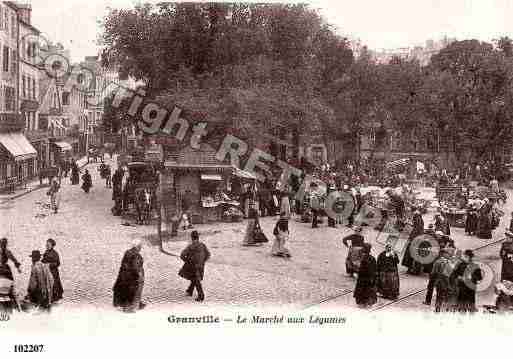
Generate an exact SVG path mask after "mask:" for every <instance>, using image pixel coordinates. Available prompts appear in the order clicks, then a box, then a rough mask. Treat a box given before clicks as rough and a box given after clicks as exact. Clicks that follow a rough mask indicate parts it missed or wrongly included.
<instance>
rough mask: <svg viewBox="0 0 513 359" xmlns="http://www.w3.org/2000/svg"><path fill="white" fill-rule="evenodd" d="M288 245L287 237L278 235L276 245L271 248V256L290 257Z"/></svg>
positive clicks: (275, 238) (275, 237)
mask: <svg viewBox="0 0 513 359" xmlns="http://www.w3.org/2000/svg"><path fill="white" fill-rule="evenodd" d="M286 243H287V236H284V235H277V236H274V243H273V246H272V248H271V254H272V255H273V256H286V257H289V256H290V252H289V250H288V249H287V248H286V247H285V244H286Z"/></svg>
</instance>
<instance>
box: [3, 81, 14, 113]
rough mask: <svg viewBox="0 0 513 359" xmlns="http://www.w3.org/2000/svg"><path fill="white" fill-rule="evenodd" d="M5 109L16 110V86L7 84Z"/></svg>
mask: <svg viewBox="0 0 513 359" xmlns="http://www.w3.org/2000/svg"><path fill="white" fill-rule="evenodd" d="M4 96H5V97H4V98H5V110H6V111H14V107H15V101H16V96H15V90H14V87H10V86H5V95H4Z"/></svg>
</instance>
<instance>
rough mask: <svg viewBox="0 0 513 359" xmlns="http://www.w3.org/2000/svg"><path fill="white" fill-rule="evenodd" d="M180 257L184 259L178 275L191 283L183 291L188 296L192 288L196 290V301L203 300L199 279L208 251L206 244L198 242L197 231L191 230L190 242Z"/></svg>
mask: <svg viewBox="0 0 513 359" xmlns="http://www.w3.org/2000/svg"><path fill="white" fill-rule="evenodd" d="M180 258H181V259H182V260H183V261H184V265H183V267H182V269H180V272H178V275H179V276H180V277H182V278H184V279H187V280H189V281H190V282H191V283H190V285H189V288H187V290H186V291H185V292H186V294H187V295H188V296H192V295H193V292H194V289H195V288H196V291H197V292H198V296H197V298H196V301H197V302H202V301H203V300H205V293H203V287H202V286H201V281H202V280H203V276H204V273H205V263H206V262H207V261H208V260H209V259H210V252H209V250H208V248H207V246H206V245H205V244H204V243H202V242H200V240H199V233H198V232H197V231H192V233H191V243H190V244H189V245H188V246H187V247H186V248H185V249H184V250H183V251H182V253H181V254H180Z"/></svg>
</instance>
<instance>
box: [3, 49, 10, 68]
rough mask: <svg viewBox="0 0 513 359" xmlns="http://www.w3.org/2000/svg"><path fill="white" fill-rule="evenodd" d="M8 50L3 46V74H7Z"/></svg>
mask: <svg viewBox="0 0 513 359" xmlns="http://www.w3.org/2000/svg"><path fill="white" fill-rule="evenodd" d="M9 53H10V51H9V48H8V47H7V46H4V51H3V57H2V59H3V70H4V72H9Z"/></svg>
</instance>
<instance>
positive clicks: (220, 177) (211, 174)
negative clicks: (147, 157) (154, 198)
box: [162, 162, 242, 224]
mask: <svg viewBox="0 0 513 359" xmlns="http://www.w3.org/2000/svg"><path fill="white" fill-rule="evenodd" d="M233 172H234V167H233V166H231V165H200V164H191V165H188V164H178V163H173V162H165V163H164V167H163V172H162V176H163V177H164V178H163V182H164V183H167V188H164V189H162V193H163V201H165V203H166V204H167V208H168V211H170V212H173V213H175V215H177V216H178V217H181V216H182V215H183V213H187V215H188V218H189V220H190V221H191V222H192V223H193V224H198V223H206V222H215V221H220V220H222V219H223V215H224V213H225V212H226V210H228V209H229V208H230V207H232V208H233V207H234V208H238V207H239V205H240V203H239V202H238V201H236V200H233V199H232V198H230V196H229V195H228V193H229V191H228V185H229V181H230V178H231V176H232V174H233ZM168 192H173V193H174V195H173V196H172V200H171V201H169V199H168V198H166V193H168ZM167 197H169V196H167ZM232 211H233V210H232ZM241 217H242V216H241Z"/></svg>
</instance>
